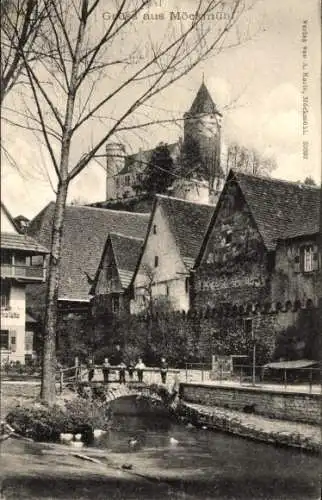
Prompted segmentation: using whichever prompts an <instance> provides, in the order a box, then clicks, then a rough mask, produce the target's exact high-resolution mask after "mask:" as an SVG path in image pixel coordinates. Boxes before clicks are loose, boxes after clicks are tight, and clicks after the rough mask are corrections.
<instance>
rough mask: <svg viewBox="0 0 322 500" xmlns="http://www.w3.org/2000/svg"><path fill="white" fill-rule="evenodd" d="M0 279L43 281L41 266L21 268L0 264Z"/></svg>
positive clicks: (21, 266)
mask: <svg viewBox="0 0 322 500" xmlns="http://www.w3.org/2000/svg"><path fill="white" fill-rule="evenodd" d="M1 277H2V278H21V279H26V280H37V281H38V280H43V278H44V268H43V266H23V265H20V266H19V265H12V264H1Z"/></svg>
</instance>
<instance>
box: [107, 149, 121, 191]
mask: <svg viewBox="0 0 322 500" xmlns="http://www.w3.org/2000/svg"><path fill="white" fill-rule="evenodd" d="M125 156H126V152H125V147H124V145H123V144H120V143H117V142H110V143H107V144H106V200H113V199H115V198H117V177H116V176H117V175H118V174H119V173H120V172H121V170H122V169H123V168H124V164H125Z"/></svg>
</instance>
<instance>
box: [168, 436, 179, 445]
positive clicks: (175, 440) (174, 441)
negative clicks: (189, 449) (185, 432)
mask: <svg viewBox="0 0 322 500" xmlns="http://www.w3.org/2000/svg"><path fill="white" fill-rule="evenodd" d="M170 444H172V445H174V446H175V445H177V444H179V441H178V440H177V439H175V438H174V437H170Z"/></svg>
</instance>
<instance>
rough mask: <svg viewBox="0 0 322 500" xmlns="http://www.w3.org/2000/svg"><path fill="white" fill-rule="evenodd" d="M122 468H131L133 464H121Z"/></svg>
mask: <svg viewBox="0 0 322 500" xmlns="http://www.w3.org/2000/svg"><path fill="white" fill-rule="evenodd" d="M122 469H124V470H132V469H133V465H132V464H123V465H122Z"/></svg>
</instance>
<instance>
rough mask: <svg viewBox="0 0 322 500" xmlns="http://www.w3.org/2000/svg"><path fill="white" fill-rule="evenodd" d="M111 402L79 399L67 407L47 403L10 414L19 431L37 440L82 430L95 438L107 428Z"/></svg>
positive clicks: (8, 418) (21, 407)
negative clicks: (98, 430)
mask: <svg viewBox="0 0 322 500" xmlns="http://www.w3.org/2000/svg"><path fill="white" fill-rule="evenodd" d="M110 416H111V413H110V409H109V407H108V405H106V404H104V405H103V404H101V403H98V402H96V401H90V400H84V399H80V398H78V399H75V400H73V401H68V402H66V404H65V408H61V407H59V406H57V405H56V406H53V407H47V406H45V405H41V404H38V405H33V406H31V407H28V406H17V407H16V408H14V409H13V410H12V411H11V412H10V413H8V415H7V417H6V421H7V422H8V424H10V425H11V426H12V427H13V428H14V429H15V431H16V432H17V433H18V434H21V435H23V436H26V437H30V438H32V439H34V440H35V441H54V442H55V441H58V440H59V435H60V434H61V433H62V432H63V433H64V432H70V433H72V434H77V433H79V432H80V433H82V434H83V435H85V440H86V441H87V442H90V441H91V440H92V439H93V431H94V429H106V428H107V427H108V423H109V420H110Z"/></svg>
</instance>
